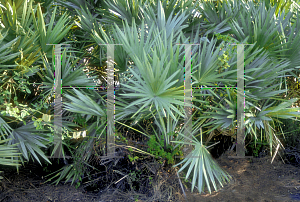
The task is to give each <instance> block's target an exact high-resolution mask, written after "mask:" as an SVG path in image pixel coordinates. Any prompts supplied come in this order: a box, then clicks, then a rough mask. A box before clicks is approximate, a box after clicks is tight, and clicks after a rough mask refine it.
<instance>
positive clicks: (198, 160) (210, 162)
mask: <svg viewBox="0 0 300 202" xmlns="http://www.w3.org/2000/svg"><path fill="white" fill-rule="evenodd" d="M200 131H201V130H200ZM193 133H195V130H194V131H193ZM179 135H181V136H182V137H185V135H183V134H181V133H179ZM200 136H201V141H199V140H197V139H196V138H195V136H194V135H193V136H192V137H193V139H190V138H188V139H190V141H192V142H189V143H186V142H183V141H172V142H174V143H178V144H190V145H194V149H193V151H191V152H190V153H189V154H188V155H187V156H186V157H185V158H184V160H182V161H181V162H180V163H178V164H176V165H174V166H173V167H176V166H178V165H180V164H183V163H184V164H183V165H182V167H181V168H180V169H179V170H178V171H177V172H181V171H183V170H184V169H185V168H188V170H187V172H186V179H188V178H189V177H190V175H191V174H192V190H191V191H193V190H194V188H195V185H196V182H197V181H198V183H197V186H198V191H199V192H200V193H202V192H203V190H204V186H205V185H206V186H207V188H208V191H209V193H211V188H210V182H211V184H212V185H213V187H214V189H215V190H216V191H217V190H218V188H217V184H216V180H217V181H218V182H219V184H220V185H221V186H222V187H223V186H224V185H223V184H225V183H226V182H228V181H230V179H232V177H231V176H230V175H229V174H228V173H227V172H226V171H223V170H222V169H221V168H220V167H219V166H218V164H217V163H216V162H215V161H214V159H213V158H212V157H211V155H210V153H209V151H208V150H207V149H206V147H205V146H204V145H203V144H202V131H201V132H200ZM185 138H187V137H185ZM211 146H212V145H211ZM215 179H216V180H215Z"/></svg>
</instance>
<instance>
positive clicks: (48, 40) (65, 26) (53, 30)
mask: <svg viewBox="0 0 300 202" xmlns="http://www.w3.org/2000/svg"><path fill="white" fill-rule="evenodd" d="M56 8H57V7H55V9H54V11H53V13H52V16H51V19H50V22H49V24H48V25H46V24H45V22H44V15H43V13H42V10H41V6H40V4H37V5H36V9H37V19H36V17H35V16H33V24H34V27H35V29H36V31H37V33H39V39H40V46H41V48H42V51H43V52H44V53H46V55H47V57H48V58H51V57H50V54H51V51H52V46H49V45H47V44H58V43H60V41H61V40H62V39H63V38H64V37H65V36H66V34H67V33H68V32H69V30H70V29H71V27H72V26H73V24H70V25H69V19H68V15H67V13H66V12H65V13H64V14H63V15H62V16H61V17H60V18H59V20H58V21H57V22H56V24H55V25H54V20H55V16H56ZM32 13H35V12H34V11H33V10H32ZM46 27H47V29H46Z"/></svg>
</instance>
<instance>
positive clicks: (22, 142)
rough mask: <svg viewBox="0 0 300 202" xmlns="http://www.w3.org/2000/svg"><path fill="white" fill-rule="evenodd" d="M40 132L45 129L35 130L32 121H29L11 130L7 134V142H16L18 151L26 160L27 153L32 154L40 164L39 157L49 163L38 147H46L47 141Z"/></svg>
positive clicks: (10, 143) (27, 157)
mask: <svg viewBox="0 0 300 202" xmlns="http://www.w3.org/2000/svg"><path fill="white" fill-rule="evenodd" d="M42 132H45V130H40V131H37V130H36V127H35V126H34V125H33V122H29V123H27V124H26V125H23V126H21V127H19V128H16V129H13V130H12V133H11V134H9V135H8V138H11V140H10V141H9V143H8V144H9V145H14V144H18V145H17V148H18V151H20V152H21V153H22V156H23V157H24V158H25V159H26V160H29V157H30V156H29V155H32V156H33V157H34V159H36V160H37V161H38V162H39V163H40V164H41V162H40V157H42V158H43V159H44V160H46V161H47V162H49V163H50V161H49V160H48V158H47V157H46V156H45V154H44V152H43V151H42V150H41V149H40V147H43V148H46V144H47V143H48V142H49V140H48V139H47V138H45V137H43V135H42ZM37 154H38V155H39V156H40V157H38V156H37Z"/></svg>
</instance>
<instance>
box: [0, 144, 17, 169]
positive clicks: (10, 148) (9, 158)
mask: <svg viewBox="0 0 300 202" xmlns="http://www.w3.org/2000/svg"><path fill="white" fill-rule="evenodd" d="M10 140H11V139H6V140H0V165H8V166H19V165H20V164H19V160H18V159H15V158H19V156H20V154H21V153H18V152H19V151H18V149H16V144H14V145H7V144H6V143H7V142H8V141H10Z"/></svg>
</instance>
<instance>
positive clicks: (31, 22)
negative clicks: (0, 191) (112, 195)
mask: <svg viewBox="0 0 300 202" xmlns="http://www.w3.org/2000/svg"><path fill="white" fill-rule="evenodd" d="M299 42H300V4H299V1H288V2H283V1H278V2H277V1H270V0H268V1H256V2H253V1H250V0H249V1H242V0H228V1H193V0H170V1H166V0H161V1H154V0H111V1H105V0H103V1H98V0H86V1H83V0H56V1H48V0H45V1H34V0H28V1H23V0H0V94H1V97H0V107H1V114H0V124H1V130H0V133H1V140H0V144H1V145H0V157H1V159H0V164H3V165H12V166H18V165H20V164H23V163H25V162H27V161H29V160H30V159H32V160H34V161H37V162H39V163H41V164H44V163H46V162H48V163H51V162H50V160H49V158H48V156H51V155H52V153H51V151H52V149H53V147H54V145H53V114H54V96H55V95H54V78H55V76H54V67H55V64H54V62H55V61H54V49H53V46H52V45H47V44H68V45H69V46H63V51H62V57H61V58H62V67H61V72H62V86H65V87H67V86H77V87H80V86H82V87H84V86H95V85H99V86H102V87H105V86H106V68H107V63H106V60H107V58H106V54H107V53H106V47H105V46H101V45H99V44H107V43H109V44H122V46H115V51H114V55H115V61H114V62H115V81H116V84H115V87H116V90H115V128H116V131H115V132H116V144H117V148H118V149H117V151H119V154H118V155H120V156H122V155H125V156H126V157H127V158H128V159H129V160H130V161H131V162H132V163H133V164H134V163H135V162H136V161H138V159H146V157H147V156H148V157H149V156H151V157H154V158H155V159H157V161H161V162H162V163H163V162H165V164H164V165H166V166H168V169H170V166H173V167H176V168H180V170H179V172H181V171H183V173H184V176H186V178H188V179H191V184H192V189H193V188H194V187H195V186H197V188H198V190H199V191H200V192H201V191H202V190H203V188H204V184H206V185H207V188H208V190H209V191H211V188H210V184H212V185H213V187H214V189H217V181H218V183H220V184H221V185H222V184H223V182H226V181H228V180H229V179H230V176H228V175H227V173H226V172H225V171H222V170H221V169H220V168H219V167H218V165H217V164H216V163H215V162H214V160H213V159H212V158H211V156H210V154H209V152H208V150H207V149H208V148H207V147H208V146H209V145H212V144H213V143H214V142H212V141H211V140H212V138H213V136H214V135H215V134H216V133H215V131H216V130H219V131H221V133H222V134H223V135H228V136H232V137H233V138H234V137H235V135H236V132H235V130H234V129H235V127H236V120H237V119H236V111H237V107H236V106H237V98H236V95H237V92H236V89H235V88H227V89H225V88H223V89H222V88H218V89H216V88H214V89H212V88H211V89H200V88H199V89H194V90H193V108H194V110H193V131H192V139H191V142H192V143H191V144H192V145H193V150H192V151H191V153H190V155H192V156H200V158H189V157H184V158H181V159H180V158H175V156H180V155H182V152H183V145H184V144H185V142H184V141H183V140H184V138H185V137H184V135H183V127H182V126H183V125H184V117H185V112H184V109H183V106H184V61H185V60H184V58H185V57H184V54H185V51H184V46H181V45H177V44H183V43H189V44H193V43H197V44H200V45H197V46H196V45H195V46H192V85H193V87H201V86H236V78H237V73H236V72H237V71H236V70H237V52H236V46H234V45H230V43H236V44H238V43H244V44H246V43H247V44H253V45H248V46H245V55H244V56H245V134H246V136H247V137H248V139H250V140H255V141H256V140H257V139H264V140H265V141H266V142H268V144H269V149H270V153H271V155H274V153H275V155H276V152H274V151H277V150H278V149H279V150H281V149H282V148H283V145H282V143H281V141H280V138H279V136H280V135H281V132H280V131H278V130H274V129H275V128H276V129H277V128H278V126H279V123H280V120H282V119H286V120H287V119H295V117H299V115H300V113H299V109H298V108H295V106H297V100H298V99H297V97H298V96H299V88H298V86H299V85H298V79H299V77H298V76H299V67H300V57H299V55H300V46H299ZM62 97H63V106H64V108H63V134H62V137H63V140H62V141H63V152H64V154H67V155H69V156H71V157H72V160H70V161H69V163H68V164H67V165H65V166H64V167H63V168H62V169H61V170H58V172H57V175H55V176H53V179H56V181H55V182H59V181H62V180H65V178H66V179H67V180H69V179H71V180H72V182H75V180H77V181H78V180H79V184H80V181H81V180H82V176H83V175H85V174H87V173H89V171H90V167H94V166H95V163H94V162H95V161H98V163H99V162H101V163H99V164H101V165H104V164H109V163H111V162H114V163H117V161H118V160H117V159H104V160H103V159H101V158H100V157H99V156H103V155H104V154H105V153H104V151H105V138H104V137H105V135H106V125H105V124H106V110H107V108H106V92H105V90H101V89H87V88H80V89H78V88H77V89H74V88H64V89H63V91H62ZM292 105H293V106H294V107H292ZM295 123H297V121H296V122H295ZM78 131H86V136H85V137H81V138H79V139H78V138H77V139H76V138H75V136H73V134H77V133H78ZM128 131H130V132H131V133H132V132H134V136H135V137H139V136H141V138H140V140H139V141H140V142H142V144H139V145H137V144H136V145H134V146H133V145H130V144H129V143H128V139H127V136H126V134H127V133H128ZM75 140H76V141H75ZM204 141H206V144H205V145H204V143H203V142H204ZM207 144H209V145H207ZM174 165H175V166H174ZM122 176H125V174H124V175H122V174H120V178H121V177H122Z"/></svg>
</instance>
